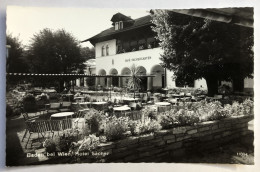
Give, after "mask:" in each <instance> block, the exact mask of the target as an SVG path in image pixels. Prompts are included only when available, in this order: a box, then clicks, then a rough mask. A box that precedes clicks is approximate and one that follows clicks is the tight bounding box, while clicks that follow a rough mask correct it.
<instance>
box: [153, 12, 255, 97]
mask: <svg viewBox="0 0 260 172" xmlns="http://www.w3.org/2000/svg"><path fill="white" fill-rule="evenodd" d="M152 18H153V20H152V21H153V23H154V24H155V26H154V27H153V30H154V31H155V32H157V37H156V38H157V39H159V41H160V45H161V47H162V49H163V50H164V53H163V54H162V56H161V59H162V61H163V65H164V67H166V68H168V69H169V70H172V71H173V72H174V74H175V75H176V76H177V77H181V78H182V79H184V80H185V79H187V80H190V79H191V78H192V79H193V80H196V79H201V78H204V79H205V80H206V82H207V87H208V95H209V96H213V95H214V94H217V91H218V81H223V80H226V81H231V80H232V81H233V83H234V84H235V82H234V81H235V80H239V79H240V80H241V79H244V78H245V77H252V74H253V63H254V62H253V58H254V55H253V51H252V49H253V48H252V47H253V29H252V28H246V27H242V26H237V25H233V24H228V23H223V22H217V21H212V20H208V19H204V18H198V17H193V16H188V15H183V14H178V13H175V12H172V11H168V10H154V11H152Z"/></svg>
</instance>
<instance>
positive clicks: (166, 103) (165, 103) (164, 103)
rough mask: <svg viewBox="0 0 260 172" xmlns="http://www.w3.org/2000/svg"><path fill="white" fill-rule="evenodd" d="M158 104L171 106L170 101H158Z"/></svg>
mask: <svg viewBox="0 0 260 172" xmlns="http://www.w3.org/2000/svg"><path fill="white" fill-rule="evenodd" d="M155 105H157V106H170V105H171V104H170V103H169V102H157V103H155Z"/></svg>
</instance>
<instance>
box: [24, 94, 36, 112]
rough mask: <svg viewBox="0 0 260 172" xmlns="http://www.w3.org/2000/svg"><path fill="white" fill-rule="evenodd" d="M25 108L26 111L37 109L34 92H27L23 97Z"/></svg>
mask: <svg viewBox="0 0 260 172" xmlns="http://www.w3.org/2000/svg"><path fill="white" fill-rule="evenodd" d="M22 102H23V108H24V110H25V111H26V112H34V111H36V109H37V105H36V99H35V97H34V96H33V95H32V94H27V95H25V97H24V98H23V101H22Z"/></svg>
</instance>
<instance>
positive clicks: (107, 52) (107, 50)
mask: <svg viewBox="0 0 260 172" xmlns="http://www.w3.org/2000/svg"><path fill="white" fill-rule="evenodd" d="M106 55H107V56H109V46H108V45H107V46H106Z"/></svg>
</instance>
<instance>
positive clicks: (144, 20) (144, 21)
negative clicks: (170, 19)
mask: <svg viewBox="0 0 260 172" xmlns="http://www.w3.org/2000/svg"><path fill="white" fill-rule="evenodd" d="M151 19H152V17H151V16H150V15H147V16H144V17H140V18H137V19H134V23H133V25H131V26H129V27H125V28H123V29H120V30H115V28H114V27H111V28H109V29H106V30H104V31H102V32H100V33H99V34H97V35H95V36H93V37H91V38H89V39H86V40H84V41H82V42H87V41H90V42H93V40H95V39H98V38H102V37H105V36H108V35H113V34H117V33H121V32H125V31H127V30H132V29H136V28H139V27H142V26H146V25H151V24H152V22H151ZM111 20H112V19H111Z"/></svg>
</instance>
